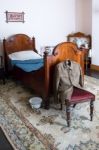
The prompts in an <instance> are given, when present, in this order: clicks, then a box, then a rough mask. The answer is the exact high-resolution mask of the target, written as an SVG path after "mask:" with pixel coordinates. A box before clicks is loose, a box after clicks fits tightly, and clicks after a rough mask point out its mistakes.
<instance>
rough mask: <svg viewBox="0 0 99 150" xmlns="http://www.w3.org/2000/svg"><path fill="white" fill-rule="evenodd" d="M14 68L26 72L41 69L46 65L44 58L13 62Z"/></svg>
mask: <svg viewBox="0 0 99 150" xmlns="http://www.w3.org/2000/svg"><path fill="white" fill-rule="evenodd" d="M11 64H12V66H17V67H19V68H21V69H22V70H24V71H26V72H31V71H35V70H38V69H40V68H41V67H43V65H44V60H43V58H40V59H30V60H23V61H22V60H11Z"/></svg>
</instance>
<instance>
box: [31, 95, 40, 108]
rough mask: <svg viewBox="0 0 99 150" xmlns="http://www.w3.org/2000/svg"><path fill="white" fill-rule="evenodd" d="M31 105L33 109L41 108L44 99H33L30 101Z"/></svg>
mask: <svg viewBox="0 0 99 150" xmlns="http://www.w3.org/2000/svg"><path fill="white" fill-rule="evenodd" d="M29 103H30V105H31V107H32V108H36V109H37V108H40V107H41V103H42V98H40V97H32V98H30V99H29Z"/></svg>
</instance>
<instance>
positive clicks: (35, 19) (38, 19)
mask: <svg viewBox="0 0 99 150" xmlns="http://www.w3.org/2000/svg"><path fill="white" fill-rule="evenodd" d="M5 11H9V12H22V11H24V12H25V23H16V22H14V23H12V22H10V23H6V22H5V20H6V18H5V13H4V12H5ZM72 31H73V32H74V31H75V0H31V1H26V0H20V1H18V0H9V1H7V0H0V38H1V39H3V38H4V37H5V38H6V37H8V36H10V35H12V34H15V33H25V34H28V35H29V36H31V37H32V36H35V38H36V45H37V49H38V50H39V49H40V48H41V47H42V46H46V45H49V46H54V45H56V44H57V43H59V42H61V41H65V40H66V35H67V34H69V33H71V32H72Z"/></svg>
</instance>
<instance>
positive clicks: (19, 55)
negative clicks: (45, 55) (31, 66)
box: [8, 50, 42, 60]
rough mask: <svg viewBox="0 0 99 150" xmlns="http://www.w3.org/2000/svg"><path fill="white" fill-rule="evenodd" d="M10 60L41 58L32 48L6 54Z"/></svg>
mask: <svg viewBox="0 0 99 150" xmlns="http://www.w3.org/2000/svg"><path fill="white" fill-rule="evenodd" d="M8 56H9V58H10V59H11V60H29V59H39V58H42V57H41V56H40V55H39V54H37V53H36V52H34V51H32V50H28V51H19V52H14V53H11V54H9V55H8Z"/></svg>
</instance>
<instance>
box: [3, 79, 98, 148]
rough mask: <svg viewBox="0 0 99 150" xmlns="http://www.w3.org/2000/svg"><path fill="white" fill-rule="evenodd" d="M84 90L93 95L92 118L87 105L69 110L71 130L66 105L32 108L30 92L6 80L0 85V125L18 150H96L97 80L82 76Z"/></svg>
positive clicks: (31, 93)
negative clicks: (60, 108)
mask: <svg viewBox="0 0 99 150" xmlns="http://www.w3.org/2000/svg"><path fill="white" fill-rule="evenodd" d="M84 89H87V90H89V91H91V92H92V93H94V94H95V95H96V100H95V103H94V117H93V121H90V115H89V114H90V108H89V103H82V104H78V105H77V106H76V107H75V108H71V127H70V128H69V127H67V122H66V112H65V106H64V109H63V110H62V111H61V110H59V109H58V108H59V106H58V105H57V106H54V105H53V104H52V105H51V107H50V109H49V110H45V109H42V108H40V109H37V110H36V109H32V108H31V107H30V105H29V98H31V97H34V96H35V95H34V93H33V91H32V90H30V89H27V88H25V87H24V86H22V85H21V84H20V83H15V82H14V81H12V80H7V82H6V84H5V85H3V84H1V83H0V123H1V124H2V125H3V126H7V130H8V133H9V136H10V137H11V138H12V140H13V139H14V140H13V141H14V144H15V145H16V147H17V149H18V150H21V149H23V150H24V149H26V150H45V149H46V150H98V149H99V80H98V79H95V78H92V77H88V76H85V81H84Z"/></svg>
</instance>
